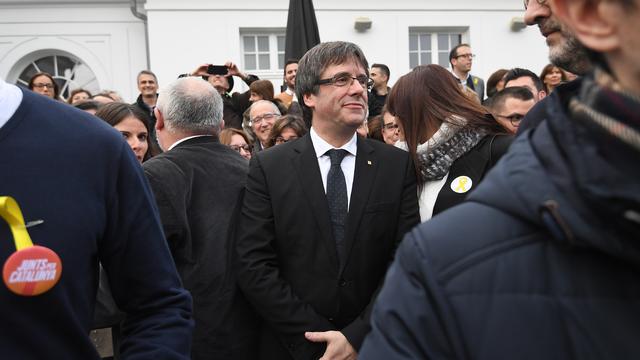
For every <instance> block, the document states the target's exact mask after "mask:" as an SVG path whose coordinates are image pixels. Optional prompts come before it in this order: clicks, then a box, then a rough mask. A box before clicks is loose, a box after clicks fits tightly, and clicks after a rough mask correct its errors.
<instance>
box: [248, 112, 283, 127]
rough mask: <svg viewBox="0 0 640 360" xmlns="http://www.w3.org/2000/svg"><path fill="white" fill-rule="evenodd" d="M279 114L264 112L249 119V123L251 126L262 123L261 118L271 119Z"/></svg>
mask: <svg viewBox="0 0 640 360" xmlns="http://www.w3.org/2000/svg"><path fill="white" fill-rule="evenodd" d="M278 116H280V114H278V113H264V114H262V115H259V116H256V117H254V118H253V119H251V120H249V125H250V126H253V125H254V124H255V125H260V124H262V120H267V121H271V120H274V119H275V118H277V117H278Z"/></svg>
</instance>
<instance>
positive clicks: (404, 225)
mask: <svg viewBox="0 0 640 360" xmlns="http://www.w3.org/2000/svg"><path fill="white" fill-rule="evenodd" d="M407 159H409V157H408V156H407ZM404 179H405V180H404V184H403V187H402V198H401V199H400V200H399V201H400V212H399V214H398V228H397V231H396V238H395V242H396V246H398V244H400V241H401V240H402V238H403V237H404V235H405V234H406V233H407V232H409V231H410V230H411V229H412V228H413V227H415V226H416V225H418V224H419V223H420V212H419V210H418V190H417V185H416V176H415V171H414V170H413V166H412V162H411V161H408V160H407V167H406V170H405V178H404ZM392 260H393V254H392V255H391V257H390V258H389V263H391V261H392ZM383 280H384V279H381V280H380V285H379V286H378V289H377V290H376V292H375V293H374V294H373V296H372V297H371V301H370V302H369V305H367V307H366V308H365V310H364V311H363V312H362V313H361V315H360V316H359V317H358V318H357V319H356V320H355V321H353V322H352V323H351V324H349V325H348V326H347V327H345V328H344V329H342V333H343V334H344V335H345V337H346V338H347V340H349V343H350V344H351V346H353V348H354V349H356V351H357V350H358V349H359V348H360V347H361V346H362V341H363V340H364V337H365V336H366V334H367V333H368V332H369V330H370V328H371V327H370V325H369V322H370V317H371V311H372V308H373V303H374V301H375V299H376V298H377V297H378V294H379V292H380V290H381V288H382V284H383Z"/></svg>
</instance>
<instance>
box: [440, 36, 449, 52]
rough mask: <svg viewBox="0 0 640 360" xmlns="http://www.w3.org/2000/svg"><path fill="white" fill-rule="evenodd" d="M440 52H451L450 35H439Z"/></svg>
mask: <svg viewBox="0 0 640 360" xmlns="http://www.w3.org/2000/svg"><path fill="white" fill-rule="evenodd" d="M438 50H449V34H438Z"/></svg>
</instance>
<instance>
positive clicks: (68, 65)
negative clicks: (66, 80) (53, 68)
mask: <svg viewBox="0 0 640 360" xmlns="http://www.w3.org/2000/svg"><path fill="white" fill-rule="evenodd" d="M56 58H57V62H58V74H65V75H64V76H65V77H69V75H70V74H71V70H73V66H74V65H75V62H74V61H73V60H71V59H69V58H68V57H66V56H57V57H56Z"/></svg>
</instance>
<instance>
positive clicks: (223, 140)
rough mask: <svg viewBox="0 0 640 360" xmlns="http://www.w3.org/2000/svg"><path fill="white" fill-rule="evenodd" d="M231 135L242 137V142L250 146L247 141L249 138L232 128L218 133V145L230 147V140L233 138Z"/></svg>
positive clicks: (242, 132)
mask: <svg viewBox="0 0 640 360" xmlns="http://www.w3.org/2000/svg"><path fill="white" fill-rule="evenodd" d="M233 135H240V136H242V138H243V139H244V141H245V142H246V143H247V144H249V145H251V142H250V141H249V137H248V136H247V134H246V133H245V132H244V131H242V130H238V129H234V128H226V129H222V131H220V134H219V135H218V138H219V139H220V144H222V145H231V138H232V137H233Z"/></svg>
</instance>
